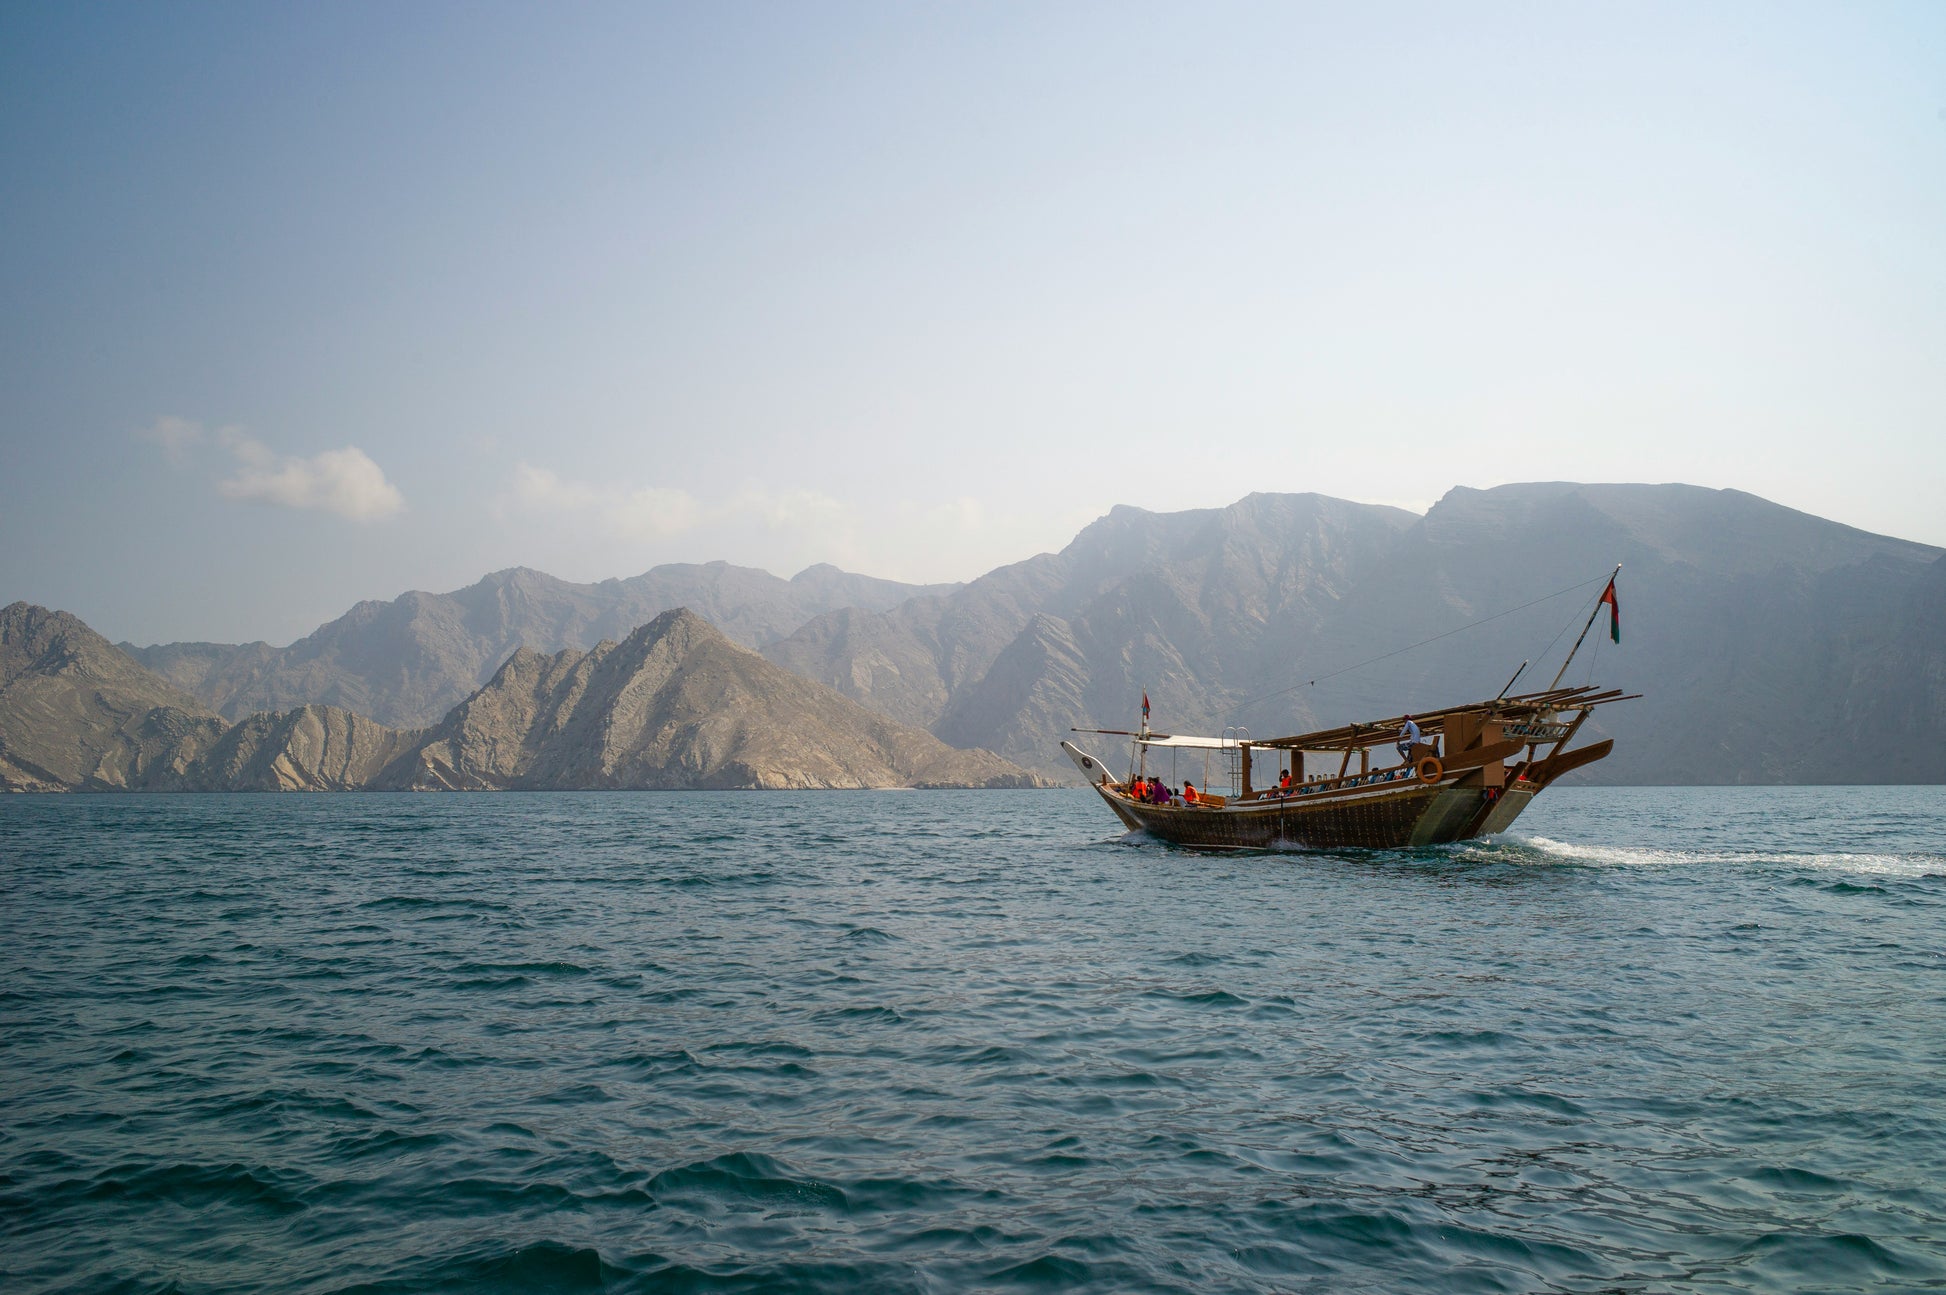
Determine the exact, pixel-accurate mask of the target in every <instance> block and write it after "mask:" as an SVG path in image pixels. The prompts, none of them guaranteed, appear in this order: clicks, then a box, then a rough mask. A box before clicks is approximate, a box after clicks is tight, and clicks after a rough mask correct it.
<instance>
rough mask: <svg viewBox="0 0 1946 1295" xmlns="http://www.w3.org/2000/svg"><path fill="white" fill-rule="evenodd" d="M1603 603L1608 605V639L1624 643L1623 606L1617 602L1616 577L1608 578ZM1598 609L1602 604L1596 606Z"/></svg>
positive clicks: (1602, 594) (1603, 593) (1603, 592)
mask: <svg viewBox="0 0 1946 1295" xmlns="http://www.w3.org/2000/svg"><path fill="white" fill-rule="evenodd" d="M1601 602H1602V603H1607V604H1608V637H1609V638H1610V639H1612V640H1614V641H1615V642H1617V643H1620V642H1621V641H1622V605H1621V604H1620V603H1618V602H1616V601H1615V577H1614V576H1610V577H1608V588H1606V589H1604V590H1602V591H1601ZM1595 605H1596V606H1597V607H1599V606H1600V605H1601V603H1596V604H1595Z"/></svg>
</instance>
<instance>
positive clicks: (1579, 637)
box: [1547, 562, 1622, 692]
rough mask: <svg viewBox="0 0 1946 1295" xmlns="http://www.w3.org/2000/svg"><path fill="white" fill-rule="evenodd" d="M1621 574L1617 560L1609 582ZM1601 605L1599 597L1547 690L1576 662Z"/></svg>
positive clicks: (1613, 581)
mask: <svg viewBox="0 0 1946 1295" xmlns="http://www.w3.org/2000/svg"><path fill="white" fill-rule="evenodd" d="M1620 574H1622V564H1621V563H1619V562H1617V563H1616V564H1615V569H1614V570H1613V571H1611V572H1609V574H1608V583H1609V584H1611V585H1612V584H1614V583H1615V577H1616V576H1618V575H1620ZM1601 607H1602V603H1601V599H1599V598H1597V599H1596V600H1595V609H1594V610H1593V611H1591V612H1589V613H1588V623H1587V624H1586V625H1583V626H1582V627H1581V632H1580V633H1579V634H1577V635H1575V636H1574V646H1573V647H1571V648H1569V649H1568V659H1567V660H1565V661H1563V662H1562V663H1561V668H1560V669H1559V670H1556V671H1555V672H1554V682H1553V683H1551V684H1549V685H1548V686H1547V691H1549V692H1553V691H1554V689H1555V688H1556V687H1557V686H1558V685H1559V684H1560V682H1561V676H1562V675H1564V674H1566V673H1567V672H1568V667H1569V666H1571V665H1573V664H1574V654H1575V653H1577V652H1579V651H1580V650H1581V640H1582V639H1585V638H1587V637H1588V629H1589V627H1590V626H1592V625H1593V624H1594V623H1595V617H1597V616H1599V615H1601Z"/></svg>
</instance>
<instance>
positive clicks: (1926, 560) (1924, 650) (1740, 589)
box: [765, 483, 1946, 783]
mask: <svg viewBox="0 0 1946 1295" xmlns="http://www.w3.org/2000/svg"><path fill="white" fill-rule="evenodd" d="M1618 562H1619V563H1621V564H1623V575H1622V578H1621V581H1620V584H1619V588H1620V591H1621V598H1622V605H1623V607H1624V608H1625V609H1626V611H1625V614H1624V616H1623V625H1624V639H1623V643H1622V645H1621V646H1620V647H1615V646H1613V645H1611V644H1609V643H1608V642H1607V641H1606V639H1605V638H1602V637H1600V636H1594V637H1593V638H1592V639H1591V647H1590V648H1584V649H1583V654H1582V656H1581V658H1580V659H1578V660H1577V662H1576V663H1575V666H1574V669H1573V673H1572V674H1571V675H1570V676H1569V678H1570V679H1571V680H1574V681H1584V680H1586V679H1588V678H1599V679H1600V680H1602V681H1604V682H1606V683H1609V684H1613V685H1620V686H1626V687H1628V688H1629V689H1631V690H1632V691H1639V692H1641V693H1643V694H1644V696H1643V699H1642V700H1640V701H1637V702H1632V703H1628V704H1626V705H1621V706H1614V707H1609V708H1607V709H1606V710H1605V711H1604V712H1603V713H1602V716H1601V718H1602V720H1603V723H1604V724H1606V725H1607V727H1606V728H1605V729H1603V730H1601V732H1602V733H1605V734H1606V735H1610V736H1615V737H1616V738H1617V739H1618V741H1617V745H1616V752H1615V755H1614V756H1612V757H1611V758H1610V759H1608V760H1606V761H1604V762H1603V763H1602V764H1601V765H1598V766H1595V768H1594V770H1592V771H1591V773H1592V775H1593V776H1594V777H1596V778H1599V779H1600V780H1603V781H1611V782H1635V783H1643V782H1648V783H1690V782H1704V783H1712V782H1800V781H1801V782H1926V781H1940V780H1946V736H1942V734H1946V637H1942V636H1941V635H1940V634H1939V633H1938V632H1937V631H1936V628H1935V627H1936V626H1937V625H1938V624H1939V622H1940V620H1941V619H1942V617H1946V553H1942V551H1941V550H1939V549H1935V548H1931V547H1929V546H1926V545H1921V544H1914V543H1909V542H1906V541H1903V540H1896V539H1890V538H1887V537H1884V536H1878V535H1872V534H1869V533H1866V532H1864V531H1859V530H1856V529H1853V528H1851V527H1847V526H1842V525H1838V524H1836V523H1833V522H1829V521H1825V520H1823V519H1820V518H1817V517H1812V516H1810V515H1808V514H1805V513H1800V512H1796V511H1793V510H1791V509H1788V508H1784V507H1781V506H1779V505H1776V504H1773V503H1769V502H1767V501H1765V500H1762V499H1759V498H1757V497H1755V496H1753V495H1748V494H1744V493H1742V492H1739V491H1734V490H1706V489H1702V488H1699V487H1694V486H1683V485H1577V484H1573V483H1535V484H1527V485H1514V486H1503V487H1499V488H1496V489H1493V490H1471V489H1456V490H1454V491H1452V492H1450V493H1449V494H1447V495H1446V496H1445V497H1444V498H1443V499H1441V500H1440V501H1439V502H1438V503H1437V504H1436V505H1435V506H1434V507H1433V508H1432V509H1430V510H1429V511H1428V512H1427V513H1426V515H1425V516H1424V517H1415V516H1413V515H1412V514H1410V513H1405V512H1401V511H1399V510H1397V509H1391V508H1383V507H1375V506H1369V505H1360V504H1351V503H1346V502H1345V501H1343V500H1336V499H1328V498H1325V497H1322V496H1317V495H1261V494H1260V495H1251V496H1249V497H1247V498H1245V499H1243V500H1240V501H1239V502H1237V503H1236V504H1233V505H1231V506H1230V507H1228V508H1222V509H1208V510H1200V511H1195V512H1184V513H1173V514H1154V513H1145V512H1142V511H1140V510H1137V509H1132V508H1118V509H1116V510H1114V511H1113V512H1111V513H1110V514H1109V515H1108V516H1107V517H1104V518H1102V519H1101V520H1100V521H1098V522H1096V523H1094V524H1093V525H1091V526H1089V527H1088V528H1087V529H1085V530H1084V531H1083V532H1082V533H1081V534H1080V535H1079V536H1077V537H1076V539H1075V541H1074V542H1073V543H1072V544H1070V545H1069V546H1068V547H1067V548H1065V549H1063V550H1062V551H1061V552H1060V553H1054V554H1042V555H1041V556H1039V557H1036V558H1032V559H1029V560H1028V561H1026V562H1022V563H1017V564H1015V565H1013V566H1009V567H1003V568H1000V569H999V570H997V571H994V572H991V573H989V574H988V575H985V576H982V577H981V578H979V579H977V580H975V581H972V582H971V583H969V584H968V585H966V586H965V587H964V588H962V589H958V590H955V591H953V592H951V593H948V594H945V595H934V596H922V597H916V598H914V599H911V600H909V601H907V602H905V603H902V604H900V605H899V606H897V607H894V608H892V609H890V610H888V611H883V612H866V611H861V610H856V609H848V610H845V611H840V612H834V613H830V614H827V615H826V616H823V617H821V618H819V619H817V620H814V621H812V622H811V623H810V624H808V625H806V626H805V627H804V628H803V629H801V630H799V631H798V632H797V633H796V634H794V635H791V636H790V637H788V638H786V639H783V640H781V641H780V642H778V643H776V644H773V645H771V646H770V647H768V648H766V649H765V651H766V654H767V655H769V656H770V657H771V659H773V660H776V661H779V662H781V663H783V664H785V665H788V666H790V667H791V668H792V669H793V670H795V671H797V672H799V673H801V674H805V675H807V676H809V677H811V678H815V679H818V680H820V681H822V682H825V683H828V684H830V685H831V686H833V687H834V688H837V689H838V690H839V691H841V692H844V693H845V694H846V695H847V696H851V697H854V698H856V699H857V700H859V701H861V702H863V703H865V704H867V705H870V706H873V707H875V708H877V709H879V710H882V711H884V712H886V713H887V714H890V715H893V716H895V717H897V718H899V719H901V720H903V721H905V722H907V723H912V724H919V725H925V726H927V727H929V728H931V729H932V731H934V732H935V733H937V734H938V735H939V736H941V737H942V738H944V739H946V740H947V741H949V742H952V743H954V744H956V745H959V744H964V745H979V746H983V747H986V748H988V749H991V750H995V751H998V752H1000V753H1001V754H1003V755H1006V756H1008V757H1009V758H1010V759H1014V760H1017V761H1019V762H1021V763H1023V764H1025V765H1027V766H1028V767H1034V768H1040V769H1042V770H1044V771H1047V772H1050V773H1054V772H1058V771H1059V770H1058V765H1057V764H1056V763H1055V760H1056V759H1057V758H1058V757H1057V756H1056V755H1055V754H1054V753H1056V752H1057V751H1058V742H1059V740H1060V739H1061V738H1062V737H1064V736H1066V735H1067V730H1068V728H1069V727H1070V726H1076V727H1082V728H1089V727H1101V728H1128V727H1132V726H1133V724H1134V722H1135V719H1136V716H1137V711H1138V707H1139V704H1140V699H1141V695H1142V693H1143V691H1144V690H1146V691H1147V692H1148V694H1149V695H1150V697H1151V699H1152V700H1153V702H1154V705H1155V721H1156V723H1157V725H1158V727H1163V728H1177V729H1180V730H1182V731H1188V732H1207V733H1217V732H1221V731H1222V730H1223V729H1224V728H1226V727H1228V726H1244V727H1247V728H1249V729H1250V730H1251V731H1252V732H1253V733H1254V734H1256V735H1258V736H1271V735H1275V734H1286V733H1296V732H1303V731H1306V730H1309V729H1313V728H1319V727H1325V726H1329V725H1335V724H1339V723H1344V722H1347V721H1350V720H1355V719H1359V718H1363V717H1367V716H1370V715H1376V714H1396V713H1398V712H1400V711H1401V710H1411V709H1415V708H1431V707H1434V706H1438V705H1446V704H1452V703H1455V702H1459V701H1465V700H1477V699H1480V698H1483V697H1491V696H1493V695H1494V694H1495V693H1496V692H1498V691H1499V689H1500V688H1501V686H1502V685H1503V684H1504V683H1505V682H1506V681H1507V679H1508V677H1509V676H1510V675H1512V674H1513V673H1514V671H1515V669H1516V667H1518V666H1519V665H1520V664H1521V662H1522V661H1524V660H1530V659H1531V660H1532V662H1533V664H1532V665H1531V666H1530V667H1529V671H1528V673H1526V674H1524V675H1523V676H1522V680H1521V686H1522V687H1539V686H1543V685H1545V683H1546V682H1547V681H1548V680H1549V679H1550V678H1551V676H1552V675H1553V673H1554V671H1555V669H1556V668H1557V667H1558V666H1559V664H1560V662H1561V660H1562V658H1563V656H1564V655H1565V653H1566V651H1567V647H1568V644H1569V643H1570V642H1571V641H1572V639H1573V636H1574V633H1575V632H1576V630H1578V628H1579V627H1580V625H1582V624H1584V623H1585V620H1584V618H1585V616H1586V614H1587V612H1588V611H1589V610H1590V609H1591V606H1592V600H1593V598H1594V597H1595V595H1596V594H1597V593H1598V592H1599V590H1600V588H1601V586H1602V584H1603V582H1604V581H1605V579H1606V577H1607V574H1608V572H1609V570H1610V569H1611V568H1612V567H1613V566H1614V564H1616V563H1618ZM1563 590H1566V591H1567V592H1565V593H1561V595H1560V596H1559V597H1555V598H1547V597H1545V595H1549V594H1553V593H1556V592H1557V591H1563ZM1537 599H1538V600H1540V601H1539V603H1538V605H1534V606H1525V604H1530V603H1534V602H1535V600H1537ZM1481 622H1484V623H1481ZM1469 626H1471V627H1472V628H1470V629H1468V628H1466V627H1469ZM1420 644H1423V646H1418V647H1414V646H1413V645H1420ZM1341 672H1342V673H1341ZM1311 680H1315V681H1316V682H1315V683H1310V682H1308V681H1311ZM1103 745H1104V748H1106V747H1107V746H1108V743H1107V742H1106V741H1104V743H1103ZM1102 754H1104V755H1106V754H1108V752H1107V750H1106V749H1104V751H1103V752H1102Z"/></svg>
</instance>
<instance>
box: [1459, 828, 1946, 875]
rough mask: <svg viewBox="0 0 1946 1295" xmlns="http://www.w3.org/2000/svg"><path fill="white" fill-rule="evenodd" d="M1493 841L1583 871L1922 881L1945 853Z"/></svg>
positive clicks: (1945, 864)
mask: <svg viewBox="0 0 1946 1295" xmlns="http://www.w3.org/2000/svg"><path fill="white" fill-rule="evenodd" d="M1495 839H1496V840H1497V841H1499V842H1500V843H1501V844H1504V845H1511V846H1517V847H1519V848H1522V849H1527V850H1534V851H1537V852H1539V853H1541V854H1544V855H1547V856H1549V858H1548V862H1559V861H1563V860H1565V861H1568V862H1572V863H1578V864H1582V865H1585V866H1588V867H1605V868H1666V867H1685V866H1691V865H1701V864H1714V865H1737V864H1753V863H1787V864H1791V865H1794V866H1796V867H1800V868H1821V869H1829V870H1830V871H1833V872H1864V873H1873V874H1876V875H1879V876H1891V877H1923V876H1926V875H1928V874H1932V873H1946V855H1942V854H1852V853H1825V854H1792V853H1790V852H1789V851H1784V850H1772V851H1757V850H1653V849H1646V848H1642V847H1635V846H1620V845H1577V844H1574V843H1572V842H1569V841H1556V840H1553V839H1551V838H1549V837H1545V836H1514V835H1506V836H1501V837H1498V838H1495Z"/></svg>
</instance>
